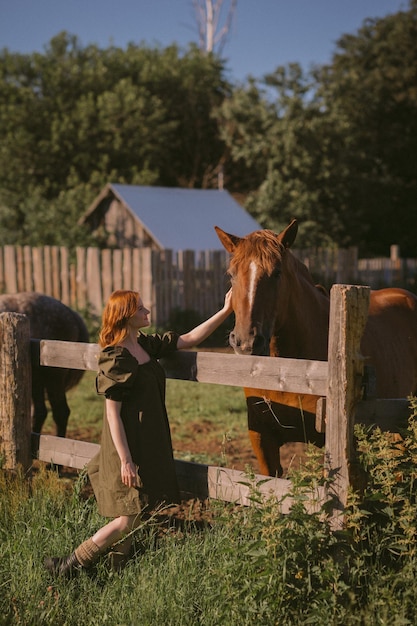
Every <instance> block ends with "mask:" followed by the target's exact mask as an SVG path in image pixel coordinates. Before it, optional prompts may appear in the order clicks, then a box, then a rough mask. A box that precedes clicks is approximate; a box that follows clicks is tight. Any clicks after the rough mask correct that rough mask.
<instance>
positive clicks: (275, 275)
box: [271, 267, 281, 279]
mask: <svg viewBox="0 0 417 626" xmlns="http://www.w3.org/2000/svg"><path fill="white" fill-rule="evenodd" d="M271 276H272V278H276V279H278V278H280V277H281V268H280V267H276V268H275V269H274V270H273V272H272V274H271Z"/></svg>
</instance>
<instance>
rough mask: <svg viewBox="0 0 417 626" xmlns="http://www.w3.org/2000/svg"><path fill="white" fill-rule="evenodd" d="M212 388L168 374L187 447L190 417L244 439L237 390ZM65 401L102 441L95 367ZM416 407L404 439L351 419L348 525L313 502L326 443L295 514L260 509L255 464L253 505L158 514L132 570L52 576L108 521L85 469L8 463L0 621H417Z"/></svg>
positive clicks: (2, 478)
mask: <svg viewBox="0 0 417 626" xmlns="http://www.w3.org/2000/svg"><path fill="white" fill-rule="evenodd" d="M171 383H172V384H171ZM213 390H214V387H213V386H212V385H200V384H194V383H186V382H181V381H168V399H167V404H168V408H169V412H170V415H171V423H172V425H173V432H174V433H175V440H176V442H177V446H178V448H179V449H182V450H184V449H187V446H190V448H191V441H190V428H189V426H190V423H191V424H193V427H192V429H191V433H193V434H194V439H195V437H196V431H195V428H196V426H195V425H201V424H203V425H205V429H206V430H205V431H204V436H206V434H207V432H210V437H211V435H212V433H214V435H213V437H214V439H216V438H217V439H218V440H219V441H220V440H221V439H222V438H223V437H224V436H225V433H232V434H233V436H234V437H238V433H239V432H240V431H242V432H243V433H244V436H247V435H246V414H245V408H244V399H243V396H242V393H241V391H240V390H238V389H235V388H232V387H231V388H229V387H220V386H219V387H216V388H215V393H214V392H213ZM69 401H70V404H71V409H72V415H71V417H70V429H69V430H70V432H69V435H71V430H74V429H75V430H79V431H82V430H83V429H84V431H85V432H86V433H87V432H88V433H90V435H91V439H90V440H98V437H99V433H100V429H101V418H102V409H103V404H102V400H101V399H100V398H98V397H97V396H96V394H95V391H94V375H93V374H91V373H89V374H87V375H86V376H85V378H84V380H83V382H82V384H81V385H80V386H79V387H78V388H77V390H74V392H72V393H71V394H70V397H69ZM412 406H413V416H412V418H411V419H410V423H409V428H408V429H407V431H406V432H404V433H403V439H402V441H401V444H400V445H399V444H398V443H396V442H393V441H392V439H391V438H390V437H389V436H388V435H387V434H386V433H382V432H380V431H379V430H375V431H373V432H369V431H365V430H364V429H363V428H360V427H356V429H355V435H356V438H357V447H358V452H359V460H360V463H361V464H362V467H363V468H364V471H366V472H367V482H366V484H365V486H364V488H363V490H362V491H361V492H351V493H350V495H349V504H348V508H347V512H346V526H345V528H344V530H343V531H339V532H337V533H335V532H332V530H331V527H330V523H329V519H328V517H327V511H326V509H325V508H322V509H321V510H320V511H318V512H317V513H314V514H309V513H307V512H306V510H305V507H304V504H305V498H306V497H307V496H308V494H310V493H311V491H312V490H314V489H315V488H316V487H317V485H319V484H320V485H322V484H324V482H325V480H330V479H329V478H324V477H323V472H322V465H321V453H320V452H319V451H317V450H316V449H315V448H314V447H310V449H309V453H308V456H307V462H306V465H305V466H301V467H297V468H296V469H292V470H291V479H292V485H293V487H292V492H293V495H294V498H295V505H294V506H293V508H292V510H291V512H290V513H289V514H287V515H282V514H281V512H280V503H279V502H277V501H276V500H270V501H267V502H265V503H264V504H263V506H262V507H259V506H256V505H255V504H256V501H257V500H258V499H259V493H258V491H257V484H256V481H255V480H254V476H253V474H252V473H251V472H250V470H248V472H247V482H248V483H249V484H251V485H252V487H251V489H252V499H253V505H252V506H249V507H236V506H232V505H225V504H223V503H219V502H214V501H212V502H209V503H207V507H208V511H206V515H205V521H201V520H197V521H196V517H195V516H194V515H193V513H192V510H191V509H190V515H189V518H188V519H185V520H182V524H180V525H178V524H175V525H174V524H173V519H171V523H167V522H166V519H164V520H163V518H162V517H161V516H156V517H153V518H151V519H150V520H147V521H144V523H143V525H142V526H141V527H140V528H139V529H138V531H137V532H136V533H135V555H134V557H133V558H132V560H131V561H130V562H129V564H128V566H127V567H126V569H125V570H123V571H122V572H120V573H115V572H112V571H111V570H109V568H108V565H107V563H106V560H105V559H103V560H102V561H100V563H99V564H98V566H97V568H96V569H95V570H94V572H92V573H87V572H82V574H81V575H80V576H79V577H78V578H77V579H75V580H70V581H66V580H57V581H53V580H51V579H50V578H49V576H48V574H47V572H46V571H45V570H44V568H43V559H44V557H45V556H47V555H63V554H67V553H69V552H71V551H72V550H73V548H74V547H75V546H76V545H78V544H79V543H81V542H82V541H83V540H84V539H86V538H87V537H88V536H91V535H92V534H93V533H94V532H95V531H96V530H97V528H99V527H100V526H101V525H102V523H103V519H102V518H101V517H100V516H99V515H98V513H97V509H96V504H95V501H94V498H92V497H87V496H86V490H85V489H84V481H85V477H84V475H83V474H82V473H81V474H80V476H79V478H78V479H77V480H76V481H70V482H68V481H63V480H61V479H59V478H58V476H57V475H56V474H55V473H54V472H48V471H46V469H45V468H44V467H43V466H41V467H40V469H39V471H37V472H35V473H34V474H33V476H32V477H31V478H28V477H27V476H24V475H22V474H21V473H19V472H18V473H17V474H15V475H11V474H9V473H7V472H2V471H0V626H5V625H9V624H13V625H15V624H16V625H22V626H32V625H33V626H35V625H36V626H38V625H52V624H53V625H54V626H55V625H62V626H64V625H65V626H72V625H74V626H75V625H77V626H78V625H79V624H83V626H90V625H91V626H95V625H100V626H102V625H111V626H122V625H129V626H136V625H139V624H140V625H141V626H154V625H155V626H160V625H161V624H164V625H167V626H218V625H220V624H227V625H228V626H229V625H230V626H249V625H251V626H252V625H255V626H257V625H258V624H259V625H260V626H261V625H262V626H265V625H268V626H269V625H271V626H275V625H276V626H278V625H279V626H292V625H301V624H302V625H304V624H314V625H318V626H329V625H330V624H331V625H332V626H337V625H343V626H354V625H361V626H362V625H363V626H368V625H369V626H374V625H379V624H380V625H387V626H390V625H392V626H400V625H405V624H416V623H417V604H416V602H415V598H416V595H417V582H416V581H417V577H416V574H417V482H416V476H417V474H416V467H417V425H416V422H415V418H416V417H417V401H415V400H414V401H413V403H412ZM49 419H50V418H49ZM207 423H208V424H210V428H209V429H208V426H207ZM48 427H49V428H50V429H52V430H53V425H52V423H51V422H50V421H49V423H48ZM207 429H208V430H207ZM197 435H198V433H197ZM202 436H203V435H202ZM216 454H217V453H216ZM208 461H209V459H208ZM87 493H88V492H87ZM196 507H197V504H196ZM209 520H210V523H209Z"/></svg>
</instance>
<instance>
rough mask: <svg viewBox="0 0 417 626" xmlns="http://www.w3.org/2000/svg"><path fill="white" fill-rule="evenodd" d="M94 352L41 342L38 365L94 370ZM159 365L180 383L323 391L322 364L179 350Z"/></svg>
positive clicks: (324, 375) (63, 343) (92, 348)
mask: <svg viewBox="0 0 417 626" xmlns="http://www.w3.org/2000/svg"><path fill="white" fill-rule="evenodd" d="M98 351H99V348H98V346H97V344H87V343H73V342H69V341H53V340H42V341H41V342H40V363H41V365H48V366H52V367H69V368H72V369H86V370H97V355H98ZM220 362H221V367H219V363H220ZM161 364H162V365H163V367H164V368H165V371H166V374H167V376H168V378H177V379H180V380H190V381H194V382H201V383H215V384H218V385H234V386H237V387H251V388H253V389H276V390H278V391H294V392H296V393H306V394H316V395H324V394H325V393H326V390H327V362H326V361H307V360H302V359H281V358H277V357H257V356H239V355H235V354H221V355H220V354H219V353H215V352H188V351H184V352H183V351H181V352H178V353H176V354H175V355H174V356H172V357H170V358H169V359H168V358H167V359H162V360H161Z"/></svg>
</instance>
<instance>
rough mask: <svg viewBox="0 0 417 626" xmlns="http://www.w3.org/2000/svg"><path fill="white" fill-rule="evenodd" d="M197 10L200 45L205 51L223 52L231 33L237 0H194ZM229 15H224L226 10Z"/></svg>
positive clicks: (195, 9)
mask: <svg viewBox="0 0 417 626" xmlns="http://www.w3.org/2000/svg"><path fill="white" fill-rule="evenodd" d="M192 4H193V7H194V11H195V16H196V21H197V27H198V34H199V47H200V49H201V50H204V51H205V52H214V51H215V48H216V47H217V52H219V53H220V52H221V51H222V49H223V46H224V44H225V43H226V40H227V38H228V36H229V34H230V30H231V28H232V25H233V20H234V16H235V13H236V7H237V0H192ZM227 5H228V9H227V15H226V17H223V16H224V10H226V7H227Z"/></svg>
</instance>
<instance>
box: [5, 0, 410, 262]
mask: <svg viewBox="0 0 417 626" xmlns="http://www.w3.org/2000/svg"><path fill="white" fill-rule="evenodd" d="M416 38H417V6H416V2H415V0H410V1H409V7H408V9H407V10H403V11H399V12H397V13H395V14H390V15H388V16H386V17H384V18H381V19H373V20H365V22H364V23H363V25H362V27H361V28H360V29H359V30H358V32H356V33H353V34H345V35H343V36H342V37H341V38H340V40H339V41H338V42H337V45H336V50H335V53H334V55H333V58H332V61H331V63H330V64H329V65H327V66H318V67H315V68H312V69H311V71H309V72H303V71H302V70H301V67H300V66H299V65H298V64H297V63H292V64H289V65H288V66H286V67H282V66H278V67H277V68H276V69H275V71H273V72H271V73H270V74H268V75H266V76H264V77H259V78H257V79H255V78H252V77H250V78H249V79H248V80H247V82H246V83H244V84H241V85H233V84H231V83H230V82H229V81H228V80H227V79H226V67H225V64H224V61H223V60H222V59H220V58H219V57H217V56H216V55H212V54H209V55H206V54H201V52H200V50H198V49H197V47H196V46H193V45H191V46H189V48H188V49H187V50H185V51H183V50H180V49H179V48H178V47H177V46H175V45H173V46H169V47H167V48H164V49H162V48H150V47H147V46H145V45H143V44H141V45H135V44H130V45H129V46H128V47H127V48H126V49H125V50H124V49H121V48H116V47H113V46H111V47H109V48H108V49H105V50H102V49H100V48H98V47H97V46H94V45H89V46H87V47H85V48H84V47H82V46H81V45H80V43H79V42H78V40H77V38H76V37H74V36H71V35H69V34H68V33H66V32H62V33H60V34H58V35H57V36H56V37H54V38H53V39H52V40H51V41H50V43H49V46H48V47H47V48H46V50H45V53H44V54H39V53H34V54H31V55H22V54H13V53H10V52H9V51H8V50H7V49H4V50H3V51H1V52H0V245H4V244H7V243H10V244H13V243H18V244H31V245H43V244H63V245H67V246H70V247H74V246H76V245H87V244H88V243H89V242H90V235H89V234H88V233H87V232H86V231H85V230H84V229H83V228H81V227H80V226H78V218H79V217H80V216H81V214H82V213H83V212H84V211H85V210H86V209H87V208H88V206H89V204H90V203H91V201H92V199H93V198H94V197H95V196H96V195H97V194H98V192H99V191H100V190H101V189H102V187H103V186H104V184H106V183H108V182H119V183H127V184H144V185H162V186H173V187H175V186H179V187H196V188H210V187H215V186H217V177H218V174H219V173H220V172H222V173H223V174H224V184H225V186H226V187H227V189H228V190H229V191H231V192H232V193H235V194H236V197H237V198H239V199H240V200H241V201H242V203H245V206H246V207H247V209H248V210H249V211H250V213H251V214H253V215H254V217H256V218H257V219H258V221H259V222H260V223H261V224H262V226H264V227H267V228H272V229H274V230H277V231H279V230H282V228H283V227H284V226H286V225H287V224H288V222H289V220H290V219H291V218H293V217H296V218H298V220H299V221H300V231H299V237H298V245H299V246H300V247H305V246H319V245H320V246H327V245H339V246H348V245H358V246H360V248H361V251H362V252H366V253H367V254H369V253H372V254H379V255H380V254H384V255H386V254H387V251H388V249H389V246H390V245H391V244H393V243H395V244H398V245H399V246H400V249H401V252H402V255H403V256H414V253H415V241H414V240H415V236H414V233H415V231H416V228H417V217H416V212H415V210H414V208H415V207H414V205H415V197H416V188H417V178H416V169H415V166H414V161H413V158H412V155H414V154H415V153H416V151H417V143H416V142H417V126H416V124H417V122H416V120H417V114H416V113H417V95H416V94H417V85H416V74H415V71H414V68H415V66H416V64H417V59H416V54H417V52H416V46H415V41H416ZM410 155H411V156H410ZM404 224H406V227H404Z"/></svg>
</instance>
